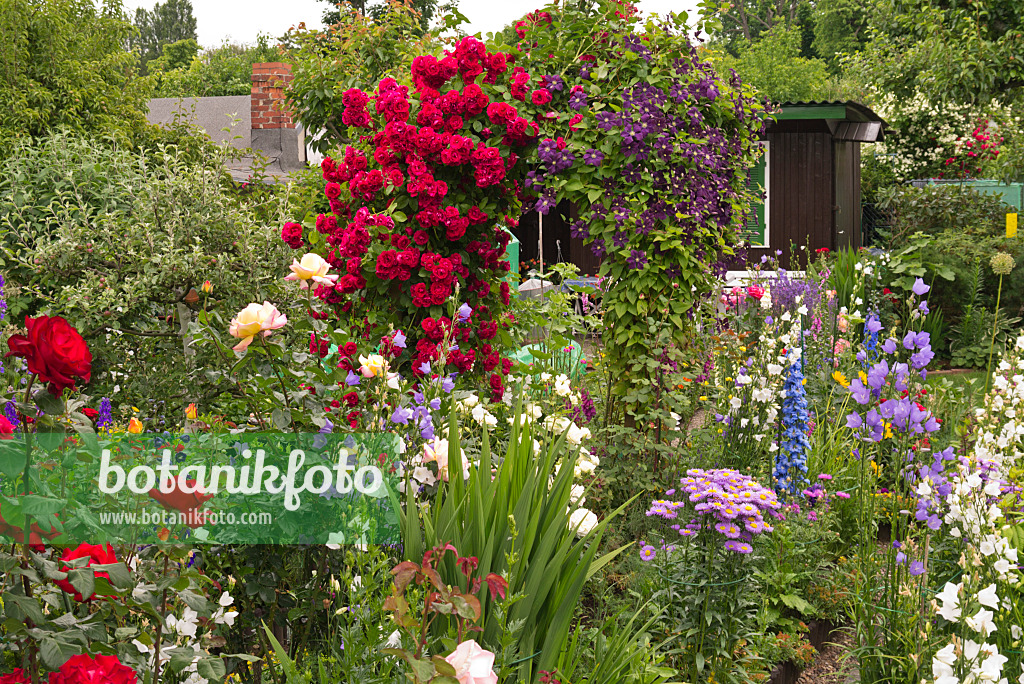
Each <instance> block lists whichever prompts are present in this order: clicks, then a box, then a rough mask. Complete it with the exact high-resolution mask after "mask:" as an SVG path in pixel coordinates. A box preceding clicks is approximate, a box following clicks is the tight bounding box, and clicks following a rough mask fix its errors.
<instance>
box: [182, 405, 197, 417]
mask: <svg viewBox="0 0 1024 684" xmlns="http://www.w3.org/2000/svg"><path fill="white" fill-rule="evenodd" d="M185 417H186V418H188V419H189V420H195V419H196V418H198V417H199V409H197V408H196V405H195V404H189V405H188V407H187V408H186V409H185Z"/></svg>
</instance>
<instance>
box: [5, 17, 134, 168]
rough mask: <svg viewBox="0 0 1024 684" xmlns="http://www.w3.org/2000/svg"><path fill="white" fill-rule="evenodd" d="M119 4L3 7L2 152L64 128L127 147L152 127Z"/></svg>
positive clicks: (127, 23) (128, 23) (125, 18)
mask: <svg viewBox="0 0 1024 684" xmlns="http://www.w3.org/2000/svg"><path fill="white" fill-rule="evenodd" d="M131 32H132V26H131V23H130V22H129V21H128V19H127V17H125V16H124V13H123V11H122V8H121V4H120V2H118V1H117V0H109V1H108V2H106V3H105V4H104V5H103V6H102V7H101V8H97V7H96V5H95V4H94V3H93V1H92V0H0V99H2V101H3V102H4V115H3V116H2V117H0V148H6V147H7V146H8V145H9V144H10V143H11V142H12V139H15V138H25V137H31V138H35V137H39V136H42V135H44V134H46V133H47V132H49V131H52V130H55V129H57V128H60V127H68V128H70V129H72V130H75V131H78V132H89V133H96V134H100V135H104V136H108V137H112V138H114V139H117V140H121V141H127V140H129V139H130V138H131V137H132V136H133V135H134V134H135V133H138V132H139V131H140V130H141V129H142V128H143V127H144V126H145V111H146V101H147V99H148V97H149V93H148V87H147V84H146V83H145V81H142V80H140V79H138V78H137V77H136V74H135V71H136V63H137V61H136V57H135V56H134V55H133V54H132V53H131V52H128V51H126V50H125V49H124V45H125V44H126V43H127V41H128V39H129V36H130V35H131Z"/></svg>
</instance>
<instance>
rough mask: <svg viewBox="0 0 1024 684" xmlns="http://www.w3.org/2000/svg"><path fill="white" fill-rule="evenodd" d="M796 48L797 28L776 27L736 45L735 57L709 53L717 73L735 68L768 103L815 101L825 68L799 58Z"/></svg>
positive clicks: (821, 89)
mask: <svg viewBox="0 0 1024 684" xmlns="http://www.w3.org/2000/svg"><path fill="white" fill-rule="evenodd" d="M800 45H801V34H800V31H799V29H797V28H790V29H785V28H782V27H777V28H775V29H774V30H772V31H769V32H767V33H762V34H761V37H760V39H759V40H757V41H755V42H753V43H749V44H746V45H744V44H742V43H740V44H738V45H737V52H738V56H736V57H734V56H732V55H730V54H729V53H727V52H725V51H723V50H719V51H714V50H713V51H712V52H711V54H710V58H711V61H712V62H713V63H714V65H715V68H716V70H718V71H719V72H720V73H727V72H728V70H729V69H735V70H736V73H737V74H739V76H740V78H741V79H742V81H743V82H744V83H747V84H750V85H752V86H754V87H755V88H756V89H757V90H758V92H759V93H760V94H761V95H764V96H765V97H767V98H768V99H769V100H771V101H772V102H798V101H810V100H815V99H818V98H819V97H821V93H823V92H824V90H825V88H826V86H827V85H828V82H829V75H828V67H827V65H826V64H825V62H824V61H823V60H820V59H807V58H805V57H801V56H800V51H801V47H800Z"/></svg>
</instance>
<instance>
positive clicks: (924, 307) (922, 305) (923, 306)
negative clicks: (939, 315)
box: [917, 299, 931, 316]
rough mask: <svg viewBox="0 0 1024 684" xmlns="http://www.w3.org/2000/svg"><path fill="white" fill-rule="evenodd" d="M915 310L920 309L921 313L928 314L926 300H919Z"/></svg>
mask: <svg viewBox="0 0 1024 684" xmlns="http://www.w3.org/2000/svg"><path fill="white" fill-rule="evenodd" d="M917 310H918V311H920V312H921V313H923V314H924V315H925V316H927V315H928V314H930V313H931V310H930V309H929V308H928V300H927V299H923V300H921V303H920V304H918V305H917Z"/></svg>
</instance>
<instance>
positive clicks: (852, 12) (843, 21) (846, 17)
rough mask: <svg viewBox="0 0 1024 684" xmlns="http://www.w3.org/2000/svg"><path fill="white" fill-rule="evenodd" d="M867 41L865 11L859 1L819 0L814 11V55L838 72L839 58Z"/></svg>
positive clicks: (856, 49) (857, 48) (866, 11)
mask: <svg viewBox="0 0 1024 684" xmlns="http://www.w3.org/2000/svg"><path fill="white" fill-rule="evenodd" d="M867 40H868V10H867V9H866V7H865V5H864V3H863V2H860V1H859V0H819V2H818V3H817V4H816V5H815V7H814V43H813V45H814V51H815V52H816V53H817V54H818V55H819V56H820V57H821V58H822V59H824V60H826V61H827V62H828V63H829V66H830V67H831V68H832V70H833V71H835V70H837V69H838V66H839V58H840V57H841V56H842V55H844V54H853V53H855V52H857V51H858V50H860V49H861V48H862V47H863V46H864V44H865V43H866V42H867Z"/></svg>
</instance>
